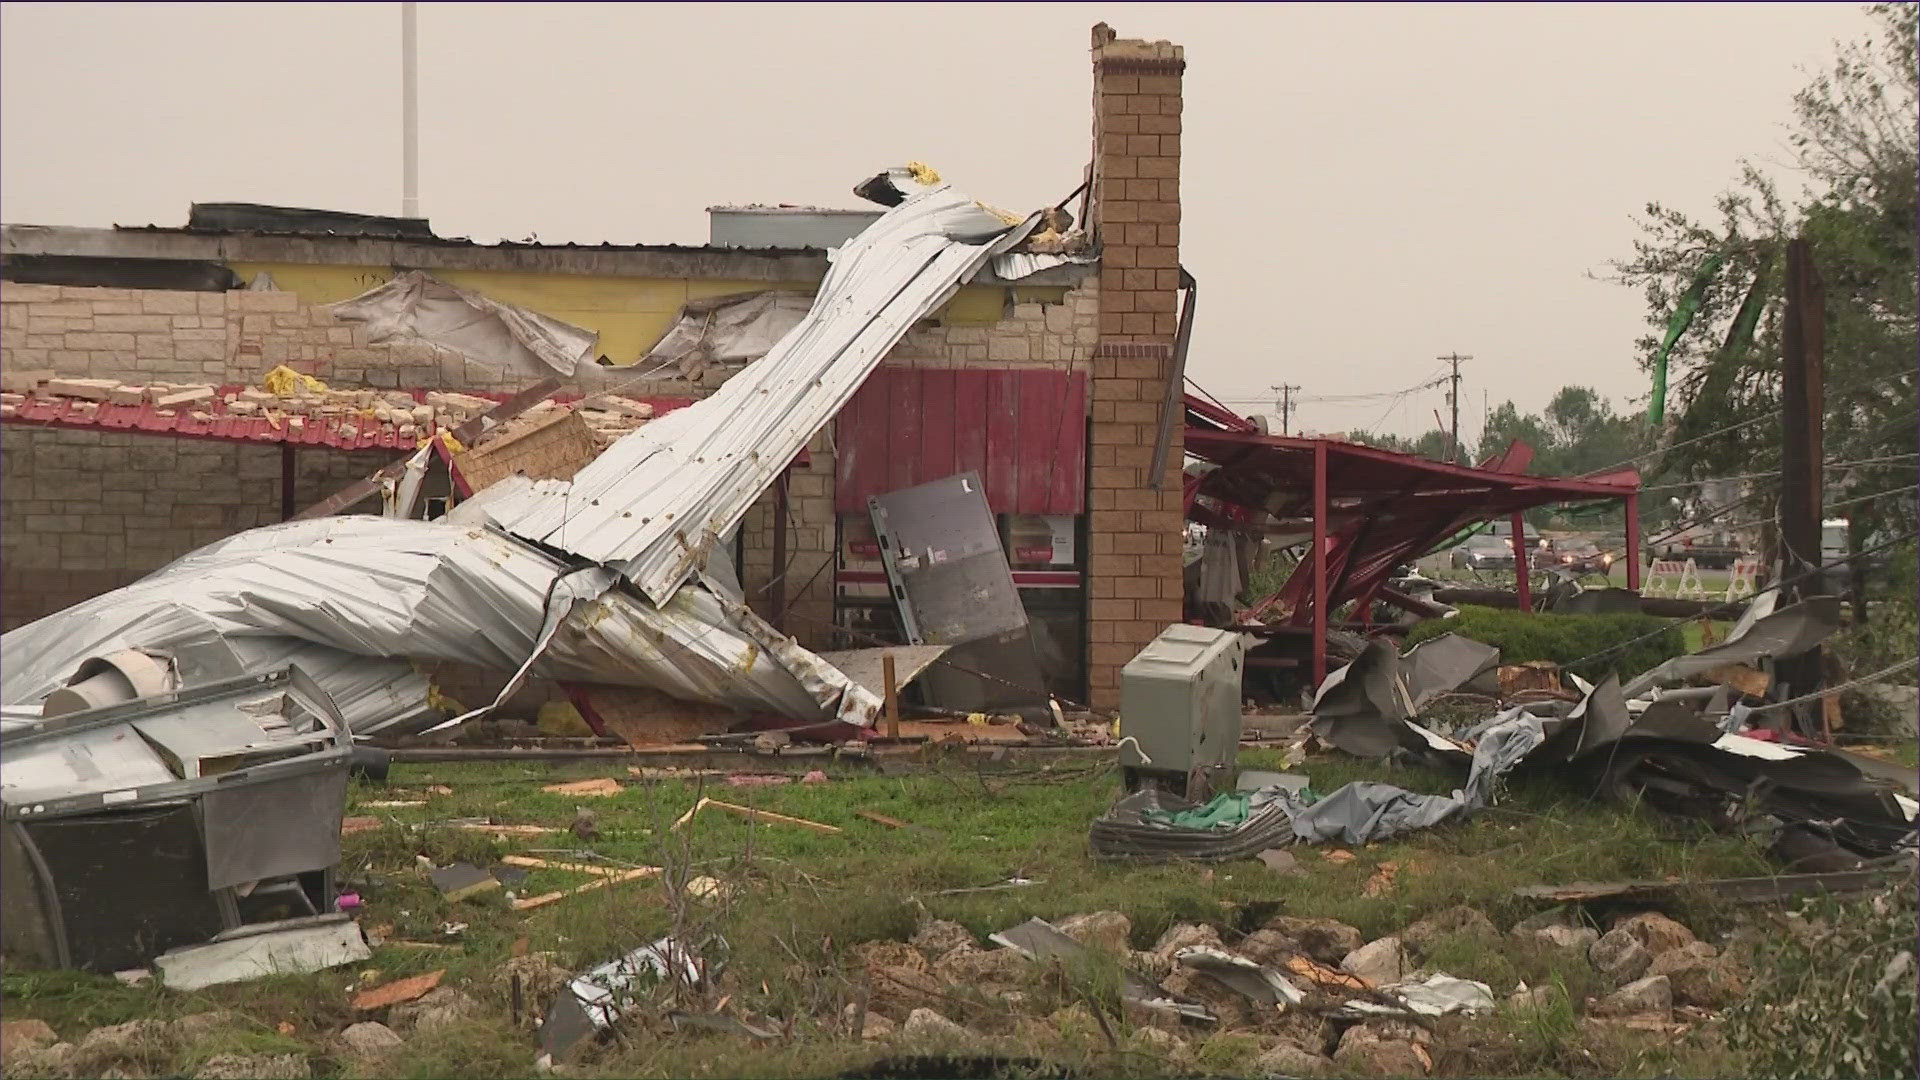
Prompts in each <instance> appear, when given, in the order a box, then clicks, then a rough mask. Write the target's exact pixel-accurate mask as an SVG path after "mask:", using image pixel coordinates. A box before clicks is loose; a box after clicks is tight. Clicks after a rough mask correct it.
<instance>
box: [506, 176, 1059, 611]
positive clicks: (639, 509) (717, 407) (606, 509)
mask: <svg viewBox="0 0 1920 1080" xmlns="http://www.w3.org/2000/svg"><path fill="white" fill-rule="evenodd" d="M1032 220H1033V219H1030V220H1029V223H1028V224H1025V225H1023V226H1021V227H1018V228H1012V227H1010V226H1009V225H1008V223H1007V222H1006V221H1004V220H1002V219H1001V218H1000V217H999V216H998V215H996V214H993V213H992V212H991V211H989V210H987V209H986V208H985V207H982V206H981V205H980V204H978V203H975V202H974V201H973V200H972V199H969V198H968V197H966V196H965V195H962V194H960V193H959V192H957V191H955V190H953V189H952V188H951V187H949V186H947V185H945V184H940V185H937V186H934V187H930V188H925V189H922V190H920V191H919V192H917V193H915V194H913V195H912V196H911V197H909V198H908V199H907V200H906V201H905V202H903V203H901V204H900V205H899V206H896V207H894V208H893V209H892V210H890V211H888V212H887V213H886V214H884V215H882V217H881V218H880V220H878V221H876V222H875V223H874V224H873V225H871V226H869V227H868V228H867V229H866V230H865V231H863V232H862V233H861V234H860V235H859V236H857V237H855V238H854V239H853V240H851V241H849V242H848V243H847V244H846V245H845V246H844V247H841V248H839V249H838V250H837V251H836V252H835V254H834V257H833V262H832V265H831V267H830V268H829V269H828V272H827V275H826V279H825V281H823V282H822V284H821V287H820V290H819V293H818V294H817V296H816V297H815V299H814V303H813V307H812V308H811V310H809V311H808V313H807V317H806V318H805V320H803V321H802V322H801V323H800V325H798V326H797V327H795V328H794V329H793V330H792V332H790V333H788V334H787V335H786V336H785V337H783V338H781V339H780V342H779V344H777V345H776V346H774V348H773V349H772V350H771V351H769V352H768V353H767V355H766V356H765V357H764V358H762V359H761V360H759V361H757V362H755V363H753V364H750V365H748V366H747V368H746V370H744V371H743V372H741V373H740V374H739V375H736V376H735V377H733V378H732V379H729V380H727V382H726V383H725V384H724V385H723V386H721V388H720V389H719V390H718V391H716V392H715V393H714V394H713V396H711V397H709V398H707V399H705V400H704V401H701V402H699V403H697V404H695V405H691V406H688V407H686V408H684V409H676V410H674V411H673V412H671V413H669V414H668V415H666V416H665V417H662V418H660V419H657V420H654V421H653V422H652V423H649V424H647V425H646V426H645V427H642V428H640V429H639V430H637V431H635V432H633V433H632V434H630V435H627V436H625V437H623V438H621V439H620V440H619V441H617V442H615V443H614V444H613V445H612V446H611V447H609V448H608V450H607V451H606V452H605V453H603V454H601V455H600V457H599V458H598V459H596V460H595V461H594V462H593V463H592V464H590V465H588V466H587V467H586V468H584V469H582V470H580V472H579V473H578V474H577V475H575V476H574V477H573V479H572V480H570V481H544V482H541V483H538V484H535V485H533V486H532V488H531V489H529V490H527V491H525V492H522V493H520V494H519V495H516V496H512V497H509V498H505V499H502V500H501V501H500V502H499V503H497V504H496V505H495V506H493V507H492V508H491V509H490V513H491V514H492V516H493V519H494V520H495V521H496V522H498V523H499V524H500V526H501V527H502V528H503V529H505V530H506V531H508V532H510V533H513V534H514V535H517V536H522V537H525V538H527V539H529V540H533V541H536V542H539V543H544V544H548V545H551V546H554V547H558V548H561V549H563V550H566V551H569V552H572V553H574V554H577V555H580V556H582V557H584V558H587V559H590V560H592V561H594V562H599V563H603V564H608V565H619V566H620V567H621V570H622V572H623V573H624V574H625V575H626V576H627V577H628V578H629V579H630V580H631V581H633V583H634V584H635V585H637V586H638V587H639V588H640V590H641V591H642V592H643V593H644V594H645V595H646V596H647V597H649V598H650V599H652V600H653V601H654V602H655V603H657V604H664V603H665V602H666V600H667V598H668V597H669V596H671V595H672V594H673V592H674V590H675V589H677V588H679V587H680V585H681V584H682V583H683V582H685V581H686V580H687V578H688V576H689V575H691V574H692V573H693V572H694V571H695V570H696V569H697V568H698V567H699V565H700V563H701V561H702V560H703V559H704V558H705V555H706V553H707V551H708V550H709V549H710V548H712V547H713V546H714V544H715V543H716V538H717V537H718V536H720V535H722V534H724V533H726V532H727V531H729V530H730V529H732V528H733V527H735V526H736V525H737V524H738V523H739V521H740V519H741V517H742V516H743V515H744V514H745V513H746V511H747V508H748V507H749V506H750V505H752V503H753V501H754V500H755V499H757V498H759V496H760V493H761V492H763V491H765V490H766V488H767V486H768V485H769V484H771V483H772V481H773V478H774V477H775V476H777V475H778V474H779V472H780V470H782V469H784V468H786V467H787V464H788V462H790V461H792V460H793V458H794V456H795V455H796V454H798V453H799V452H800V450H801V449H802V448H803V447H804V446H805V445H806V443H807V440H808V439H810V438H812V437H813V434H814V433H815V432H817V431H819V430H820V429H821V427H823V426H824V425H825V424H826V423H827V421H828V420H830V419H832V418H833V416H834V414H835V413H837V412H839V410H840V408H841V407H842V406H844V405H845V404H846V402H847V400H848V399H849V398H850V397H851V396H852V395H853V393H854V391H855V390H856V389H858V388H859V386H860V384H861V383H862V382H864V381H865V380H866V378H867V376H868V375H869V374H870V373H871V372H872V371H873V369H874V367H875V366H876V365H878V364H879V362H880V360H881V358H882V357H883V356H884V355H885V354H886V353H887V351H888V350H889V349H891V348H892V347H893V346H894V344H895V343H897V342H898V341H899V340H900V339H901V338H902V337H904V336H905V335H906V333H907V331H908V330H909V329H910V328H911V327H912V326H913V324H914V323H915V322H917V321H918V320H919V319H921V318H923V317H924V316H925V315H926V314H927V313H929V312H931V311H933V310H934V309H935V308H937V307H939V306H940V305H941V304H942V303H945V302H946V300H947V299H948V298H949V297H950V296H952V295H953V293H954V292H955V290H957V289H958V288H959V286H960V284H962V283H963V282H965V281H967V280H968V279H970V278H972V277H973V276H974V275H975V274H976V273H978V272H979V270H980V269H981V267H982V266H984V265H985V264H986V262H987V260H988V259H990V258H992V257H993V256H994V255H996V254H999V253H1000V251H1002V250H1004V249H1005V248H1007V247H1011V246H1012V245H1013V244H1015V243H1017V242H1019V240H1021V239H1023V238H1024V237H1025V235H1026V233H1027V232H1028V231H1030V230H1031V228H1032Z"/></svg>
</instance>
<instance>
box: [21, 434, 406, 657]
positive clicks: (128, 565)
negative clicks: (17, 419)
mask: <svg viewBox="0 0 1920 1080" xmlns="http://www.w3.org/2000/svg"><path fill="white" fill-rule="evenodd" d="M391 457H392V454H391V453H390V452H389V451H384V450H376V451H370V452H369V451H360V452H354V453H347V452H344V451H339V450H325V449H319V448H308V449H303V450H300V451H299V452H298V453H297V454H296V455H295V458H294V476H295V498H296V500H297V501H298V502H299V503H300V504H301V505H306V504H308V503H313V502H318V501H319V500H320V499H322V498H325V497H326V496H327V495H330V494H332V493H333V492H334V491H336V490H338V489H339V488H341V487H344V486H345V485H346V484H348V483H350V482H351V481H354V480H358V479H361V478H362V477H365V476H366V475H367V474H368V473H371V472H373V471H374V470H375V469H378V468H379V467H380V466H382V465H384V464H386V463H387V461H388V460H390V459H391ZM0 466H3V467H4V476H0V495H3V496H4V502H3V505H0V551H3V552H4V555H3V556H0V630H11V629H13V628H14V627H16V626H21V625H24V624H26V623H29V622H32V621H33V620H35V619H37V618H40V617H41V616H43V615H50V614H52V613H53V612H56V611H59V610H61V609H63V608H67V607H70V606H72V605H74V604H77V603H79V602H80V601H82V600H85V599H87V598H88V597H91V596H97V595H99V594H100V593H103V592H106V591H108V590H110V589H116V588H119V587H120V586H122V585H125V584H128V583H129V582H132V581H135V580H137V579H139V578H141V577H144V576H145V575H146V574H148V573H150V572H152V571H154V570H157V569H159V568H160V567H161V566H163V565H165V564H166V563H168V562H171V561H173V560H174V559H177V558H179V557H180V556H182V555H185V554H186V553H187V552H189V551H192V550H193V549H194V548H197V547H201V546H203V545H205V544H209V543H212V542H213V541H215V540H219V539H221V538H222V537H226V536H230V535H232V534H234V533H236V532H240V531H241V530H243V529H251V528H255V527H257V526H260V525H268V524H271V523H273V522H276V521H279V520H280V495H281V486H280V479H281V450H280V447H278V446H245V445H241V444H237V443H223V442H211V441H205V440H189V439H172V438H165V437H161V436H155V435H132V434H125V433H119V432H111V433H109V432H92V431H66V430H61V429H58V428H46V429H42V430H37V431H36V430H27V429H25V428H23V427H22V426H21V425H18V424H8V425H6V426H5V427H4V429H0Z"/></svg>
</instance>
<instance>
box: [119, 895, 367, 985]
mask: <svg viewBox="0 0 1920 1080" xmlns="http://www.w3.org/2000/svg"><path fill="white" fill-rule="evenodd" d="M372 956H373V952H372V950H370V949H368V948H367V942H366V939H365V938H363V937H362V936H361V934H360V928H359V927H358V926H356V925H354V923H353V922H352V921H351V920H349V919H348V918H347V917H346V916H345V915H340V914H330V915H312V916H307V917H305V918H298V919H287V920H284V921H282V922H276V923H259V924H256V925H252V926H242V927H240V928H238V929H236V930H229V931H227V932H225V933H222V934H218V935H216V936H215V937H214V938H213V940H211V941H209V942H207V943H206V944H204V945H191V946H188V947H186V948H182V949H174V950H172V951H170V952H164V953H161V954H160V955H159V956H157V957H154V960H153V966H154V969H155V970H156V971H158V972H159V974H160V981H161V982H162V983H163V984H165V985H166V987H167V989H169V990H199V989H202V988H204V987H208V986H219V985H222V984H225V983H234V982H245V981H247V980H249V979H258V978H261V977H263V976H267V975H289V974H304V973H306V972H312V971H323V970H325V969H327V968H331V967H339V966H340V965H342V964H353V963H359V962H360V961H363V960H367V959H369V958H371V957H372Z"/></svg>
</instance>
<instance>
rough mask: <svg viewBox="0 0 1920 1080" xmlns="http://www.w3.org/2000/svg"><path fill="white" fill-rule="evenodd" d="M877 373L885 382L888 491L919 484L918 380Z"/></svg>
mask: <svg viewBox="0 0 1920 1080" xmlns="http://www.w3.org/2000/svg"><path fill="white" fill-rule="evenodd" d="M881 372H882V373H883V375H884V376H885V378H886V380H887V401H888V409H887V413H888V415H887V441H886V446H887V487H886V490H888V491H898V490H900V489H901V488H907V487H912V486H914V485H915V484H918V483H920V480H919V476H920V412H921V409H920V381H919V380H918V379H915V378H914V377H913V376H914V374H915V373H914V372H913V371H910V370H908V371H902V370H900V369H897V368H896V369H893V370H888V369H886V368H882V369H881Z"/></svg>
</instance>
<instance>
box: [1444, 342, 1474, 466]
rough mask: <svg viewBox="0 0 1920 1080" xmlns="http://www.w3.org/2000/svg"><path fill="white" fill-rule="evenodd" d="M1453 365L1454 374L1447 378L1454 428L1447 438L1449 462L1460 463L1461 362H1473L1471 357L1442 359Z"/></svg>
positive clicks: (1449, 355)
mask: <svg viewBox="0 0 1920 1080" xmlns="http://www.w3.org/2000/svg"><path fill="white" fill-rule="evenodd" d="M1440 359H1442V360H1445V361H1446V362H1447V363H1449V364H1452V365H1453V374H1452V375H1450V376H1448V377H1447V381H1448V382H1449V383H1450V384H1451V385H1450V386H1449V387H1448V388H1447V404H1448V405H1450V406H1452V407H1453V427H1452V429H1451V430H1450V431H1449V433H1448V436H1447V460H1448V461H1449V462H1453V463H1458V462H1459V460H1460V361H1462V360H1471V359H1473V357H1471V356H1461V355H1460V354H1459V353H1449V354H1447V355H1446V356H1442V357H1440Z"/></svg>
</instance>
